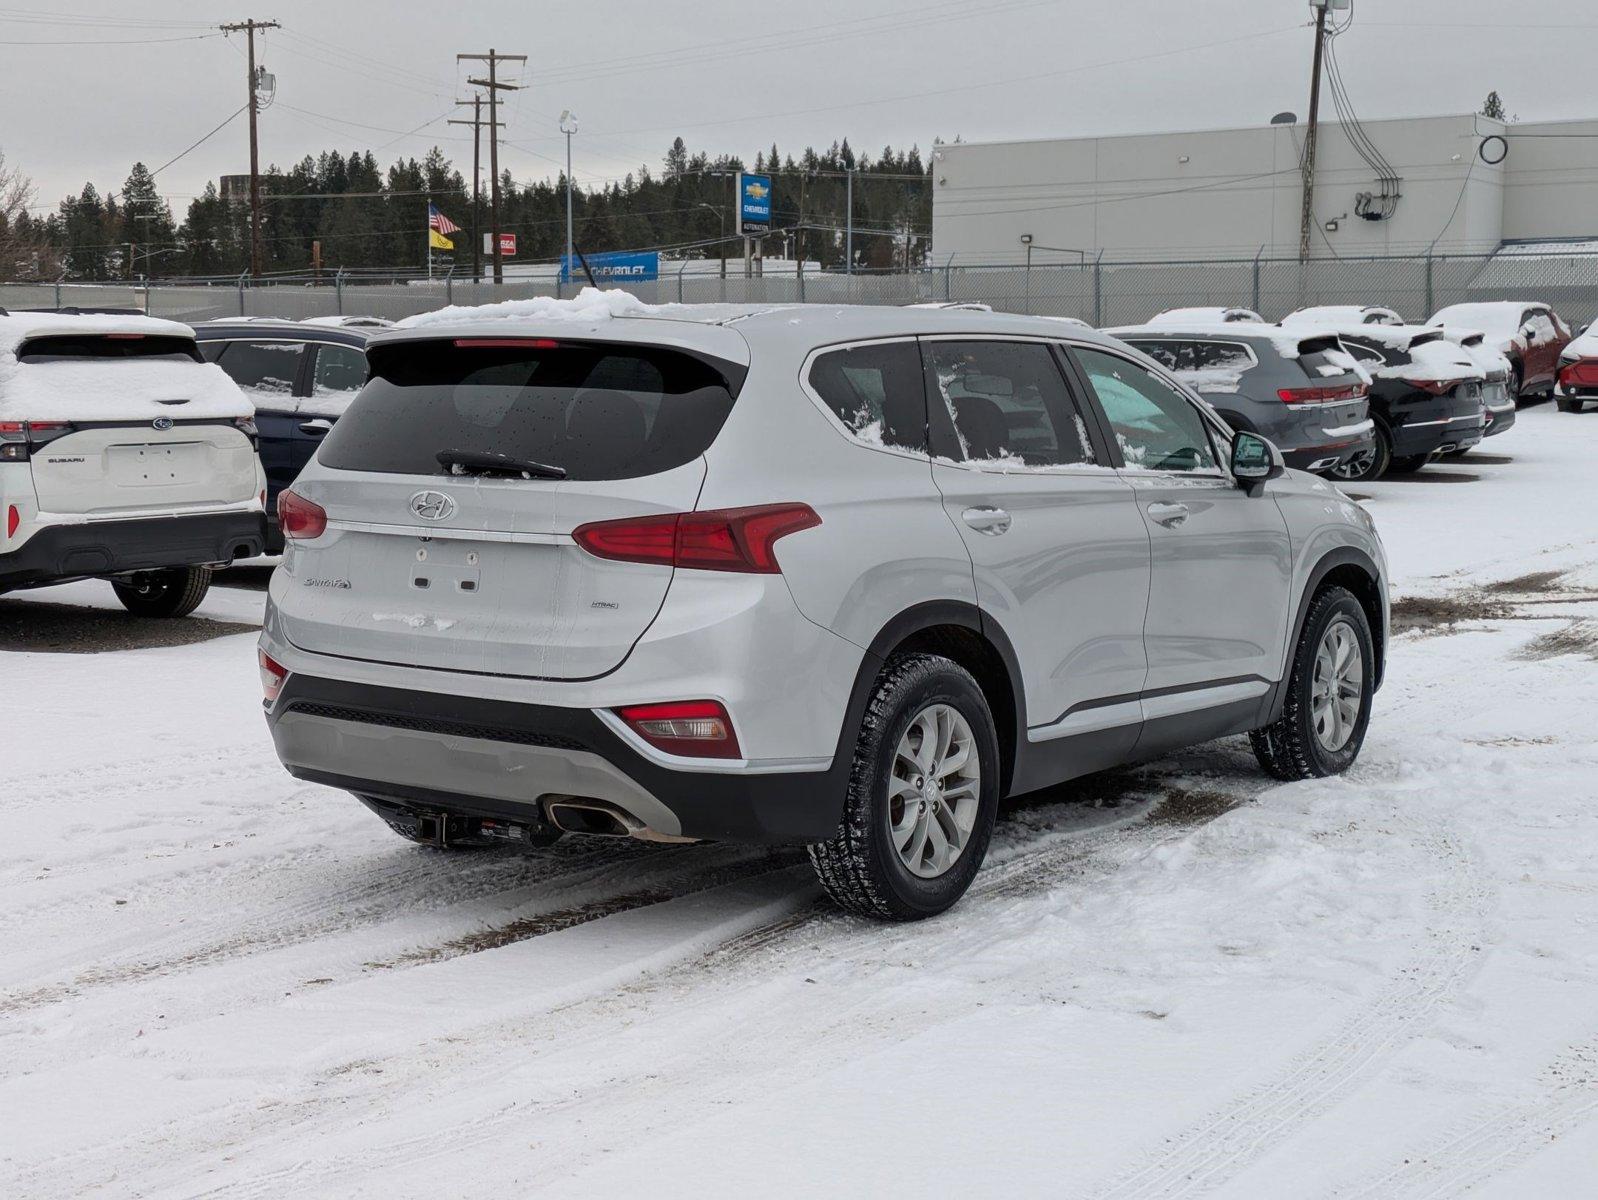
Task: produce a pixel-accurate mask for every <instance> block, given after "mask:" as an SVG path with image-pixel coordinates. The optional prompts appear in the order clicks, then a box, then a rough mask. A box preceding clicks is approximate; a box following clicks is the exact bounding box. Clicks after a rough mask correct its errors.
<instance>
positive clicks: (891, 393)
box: [810, 342, 927, 454]
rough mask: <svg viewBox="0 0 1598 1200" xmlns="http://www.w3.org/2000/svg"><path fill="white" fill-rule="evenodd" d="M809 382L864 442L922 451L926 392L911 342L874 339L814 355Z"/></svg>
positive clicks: (918, 359)
mask: <svg viewBox="0 0 1598 1200" xmlns="http://www.w3.org/2000/svg"><path fill="white" fill-rule="evenodd" d="M810 386H811V387H812V388H814V389H815V391H816V394H817V395H818V396H820V397H821V399H822V400H823V401H824V402H825V403H826V405H827V407H828V408H830V409H831V410H832V412H833V415H834V416H836V417H837V418H838V420H840V421H842V422H843V424H844V427H845V428H846V429H848V430H849V431H850V432H851V433H853V434H854V436H855V437H857V438H859V439H860V440H861V441H862V442H865V443H866V444H867V445H870V446H891V447H893V448H895V449H899V450H913V451H915V452H917V453H921V454H924V453H926V449H927V401H926V391H925V383H924V381H923V378H922V374H921V352H920V351H919V350H917V349H916V344H915V343H914V342H879V343H875V344H872V345H866V346H851V347H849V348H848V349H844V350H829V351H828V352H827V353H825V354H819V355H817V356H816V360H815V362H814V363H812V364H811V366H810Z"/></svg>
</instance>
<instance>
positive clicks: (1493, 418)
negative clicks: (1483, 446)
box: [1483, 404, 1515, 437]
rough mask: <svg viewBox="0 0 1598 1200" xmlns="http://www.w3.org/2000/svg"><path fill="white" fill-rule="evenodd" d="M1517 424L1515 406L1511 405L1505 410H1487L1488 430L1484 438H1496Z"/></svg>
mask: <svg viewBox="0 0 1598 1200" xmlns="http://www.w3.org/2000/svg"><path fill="white" fill-rule="evenodd" d="M1514 424H1515V406H1514V405H1513V404H1511V405H1510V406H1509V407H1508V408H1505V409H1498V410H1496V411H1495V410H1493V409H1488V410H1487V430H1486V432H1485V433H1484V434H1483V436H1484V437H1496V436H1498V435H1499V434H1500V433H1503V432H1504V430H1506V429H1509V428H1511V427H1512V426H1513V425H1514Z"/></svg>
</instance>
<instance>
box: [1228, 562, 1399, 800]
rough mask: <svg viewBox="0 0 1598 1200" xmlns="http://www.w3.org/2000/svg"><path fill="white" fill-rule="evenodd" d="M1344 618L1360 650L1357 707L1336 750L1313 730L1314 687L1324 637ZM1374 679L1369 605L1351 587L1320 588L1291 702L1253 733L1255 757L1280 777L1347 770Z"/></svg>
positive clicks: (1298, 656) (1301, 640)
mask: <svg viewBox="0 0 1598 1200" xmlns="http://www.w3.org/2000/svg"><path fill="white" fill-rule="evenodd" d="M1340 621H1346V622H1347V623H1348V625H1349V626H1350V627H1351V628H1352V629H1353V632H1354V639H1355V642H1356V643H1357V644H1358V646H1359V652H1360V654H1361V655H1362V666H1363V672H1362V677H1361V681H1360V695H1359V699H1360V704H1359V713H1358V715H1357V716H1356V717H1355V720H1354V726H1353V730H1352V733H1351V734H1350V736H1349V738H1348V740H1347V742H1345V743H1344V744H1343V745H1342V746H1340V747H1338V748H1337V749H1335V750H1330V749H1328V748H1327V747H1326V746H1325V745H1323V744H1322V742H1321V740H1320V738H1319V737H1317V736H1316V732H1315V717H1314V711H1313V704H1312V701H1313V698H1314V696H1313V691H1314V687H1315V660H1316V657H1317V654H1318V652H1319V650H1320V646H1321V640H1322V639H1323V638H1324V637H1325V636H1326V633H1327V631H1328V630H1329V629H1331V627H1332V626H1333V625H1334V624H1336V623H1338V622H1340ZM1375 683H1376V654H1375V650H1374V647H1373V644H1372V641H1371V631H1370V620H1369V618H1368V617H1367V616H1366V615H1365V609H1364V607H1363V606H1362V605H1361V604H1360V602H1359V600H1358V599H1356V598H1355V596H1354V594H1353V593H1352V592H1350V591H1349V590H1348V589H1347V588H1341V587H1327V588H1323V589H1321V591H1320V592H1318V593H1317V594H1316V596H1315V599H1314V600H1312V601H1311V602H1310V607H1309V613H1308V614H1307V615H1306V616H1305V618H1304V629H1303V631H1302V632H1301V633H1300V634H1299V637H1298V645H1297V646H1296V647H1295V648H1294V650H1293V662H1292V670H1291V672H1290V674H1289V675H1288V680H1287V702H1286V704H1285V705H1284V706H1283V708H1282V715H1281V716H1280V717H1278V718H1277V719H1276V720H1275V721H1273V722H1271V723H1270V724H1269V725H1267V726H1265V727H1264V728H1263V729H1256V730H1254V732H1253V733H1251V734H1249V740H1250V741H1251V742H1252V743H1253V745H1254V757H1255V758H1257V759H1258V760H1259V764H1260V766H1261V767H1263V768H1264V769H1265V772H1266V773H1267V774H1269V775H1273V776H1275V777H1276V778H1277V779H1286V780H1292V779H1316V778H1320V777H1322V776H1325V775H1337V774H1341V773H1342V772H1343V771H1346V770H1348V768H1349V767H1350V766H1352V765H1353V763H1354V760H1355V759H1356V758H1358V757H1359V750H1360V747H1361V746H1363V745H1364V744H1365V730H1366V727H1367V726H1368V725H1369V723H1370V711H1371V696H1372V694H1373V692H1374V690H1375Z"/></svg>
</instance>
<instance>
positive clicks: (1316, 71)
mask: <svg viewBox="0 0 1598 1200" xmlns="http://www.w3.org/2000/svg"><path fill="white" fill-rule="evenodd" d="M1310 4H1311V6H1312V7H1313V8H1314V9H1315V63H1314V66H1312V67H1311V68H1310V81H1309V127H1308V129H1306V130H1305V133H1304V187H1303V192H1304V208H1303V211H1302V212H1301V213H1300V214H1299V222H1298V260H1299V261H1300V262H1303V261H1305V260H1306V259H1308V258H1309V227H1310V224H1311V223H1312V222H1313V221H1314V220H1315V135H1316V132H1317V131H1318V130H1319V127H1320V119H1321V55H1322V54H1323V53H1324V52H1325V50H1326V10H1327V9H1328V8H1329V7H1331V0H1310Z"/></svg>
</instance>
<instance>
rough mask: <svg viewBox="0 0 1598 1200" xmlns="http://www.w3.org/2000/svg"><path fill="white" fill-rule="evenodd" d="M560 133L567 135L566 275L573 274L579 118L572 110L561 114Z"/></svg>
mask: <svg viewBox="0 0 1598 1200" xmlns="http://www.w3.org/2000/svg"><path fill="white" fill-rule="evenodd" d="M560 131H561V132H562V133H564V134H565V135H566V275H567V277H568V278H569V277H570V276H571V274H572V262H573V259H574V257H575V256H574V255H573V253H572V134H574V133H576V132H577V118H576V117H574V116H572V111H571V109H569V108H568V109H566V110H564V111H563V112H562V113H561V114H560Z"/></svg>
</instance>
